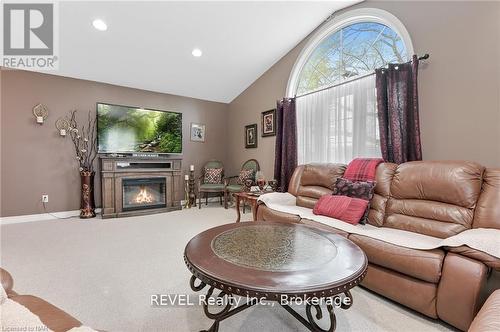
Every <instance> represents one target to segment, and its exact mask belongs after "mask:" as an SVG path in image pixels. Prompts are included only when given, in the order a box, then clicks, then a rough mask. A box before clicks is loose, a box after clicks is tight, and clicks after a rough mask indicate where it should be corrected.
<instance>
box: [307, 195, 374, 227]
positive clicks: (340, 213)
mask: <svg viewBox="0 0 500 332" xmlns="http://www.w3.org/2000/svg"><path fill="white" fill-rule="evenodd" d="M367 206H368V201H365V200H364V199H360V198H354V197H347V196H334V195H324V196H321V197H320V199H319V200H318V202H317V203H316V205H314V209H313V213H314V214H319V215H323V216H327V217H331V218H335V219H339V220H342V221H345V222H347V223H349V224H352V225H357V224H358V223H359V221H360V220H361V218H362V217H363V215H364V214H365V211H366V207H367Z"/></svg>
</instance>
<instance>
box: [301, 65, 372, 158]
mask: <svg viewBox="0 0 500 332" xmlns="http://www.w3.org/2000/svg"><path fill="white" fill-rule="evenodd" d="M296 106H297V107H296V109H297V146H298V151H297V152H298V162H299V164H306V163H312V162H339V163H348V162H349V161H351V160H352V159H353V158H356V157H380V156H381V152H380V138H379V135H378V121H377V113H376V91H375V76H374V75H370V76H367V77H363V78H360V79H356V80H354V81H351V82H348V83H345V84H341V85H338V86H335V87H333V88H330V89H326V90H322V91H319V92H314V93H311V94H308V95H305V96H301V97H298V98H297V101H296Z"/></svg>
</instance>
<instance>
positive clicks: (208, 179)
mask: <svg viewBox="0 0 500 332" xmlns="http://www.w3.org/2000/svg"><path fill="white" fill-rule="evenodd" d="M203 183H207V184H221V183H222V168H205V179H204V181H203Z"/></svg>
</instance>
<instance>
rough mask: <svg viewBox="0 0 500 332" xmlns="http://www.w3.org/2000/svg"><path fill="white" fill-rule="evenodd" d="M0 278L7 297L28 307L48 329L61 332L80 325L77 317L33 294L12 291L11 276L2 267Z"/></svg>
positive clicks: (12, 282)
mask: <svg viewBox="0 0 500 332" xmlns="http://www.w3.org/2000/svg"><path fill="white" fill-rule="evenodd" d="M0 278H1V281H2V286H3V288H4V289H5V292H6V293H7V297H8V298H9V299H11V300H13V301H16V302H17V303H19V304H21V305H23V306H25V307H26V308H28V310H30V311H31V312H32V313H34V314H35V315H37V316H38V317H39V318H40V320H41V321H42V323H43V324H45V326H47V327H48V328H49V329H51V330H53V331H55V332H62V331H68V330H71V329H72V328H74V327H79V326H81V325H82V323H80V322H79V321H78V320H77V319H75V318H73V317H72V316H70V315H69V314H67V313H65V312H64V311H62V310H61V309H59V308H58V307H56V306H54V305H53V304H50V303H49V302H47V301H45V300H43V299H41V298H39V297H36V296H33V295H19V294H17V293H16V292H14V291H13V290H12V287H13V285H14V281H13V279H12V276H11V275H10V273H9V272H7V271H5V270H4V269H2V268H0Z"/></svg>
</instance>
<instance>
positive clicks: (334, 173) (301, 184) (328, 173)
mask: <svg viewBox="0 0 500 332" xmlns="http://www.w3.org/2000/svg"><path fill="white" fill-rule="evenodd" d="M345 167H346V166H345V165H343V164H310V165H303V166H299V167H298V168H297V170H296V171H295V172H294V175H300V178H298V177H296V176H292V179H291V180H290V185H289V191H290V193H291V194H293V195H296V196H297V205H298V206H302V207H307V208H310V209H312V208H313V207H314V204H316V202H317V201H318V199H319V198H320V197H321V196H323V195H327V194H331V193H332V189H333V186H334V185H335V181H336V180H337V178H339V177H341V176H342V174H344V170H345ZM297 182H298V183H297Z"/></svg>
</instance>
